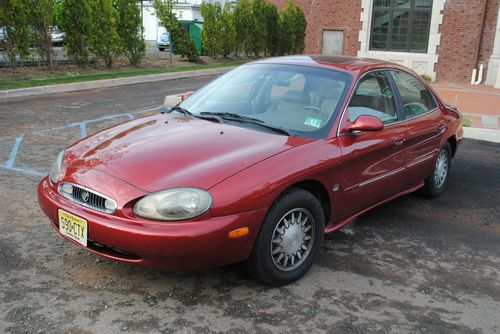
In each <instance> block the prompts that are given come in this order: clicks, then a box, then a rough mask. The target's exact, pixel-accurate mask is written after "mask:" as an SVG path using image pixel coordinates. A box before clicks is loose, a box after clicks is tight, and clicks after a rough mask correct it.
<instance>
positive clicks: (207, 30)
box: [201, 2, 223, 58]
mask: <svg viewBox="0 0 500 334" xmlns="http://www.w3.org/2000/svg"><path fill="white" fill-rule="evenodd" d="M221 15H222V8H221V6H220V3H218V2H216V3H209V2H203V3H202V4H201V16H203V30H202V31H201V40H202V42H203V48H204V49H205V51H206V52H207V54H208V55H210V56H211V57H213V58H215V57H217V55H218V54H220V53H222V42H223V40H222V22H221Z"/></svg>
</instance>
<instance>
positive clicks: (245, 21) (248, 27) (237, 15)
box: [234, 0, 254, 55]
mask: <svg viewBox="0 0 500 334" xmlns="http://www.w3.org/2000/svg"><path fill="white" fill-rule="evenodd" d="M253 23H254V20H253V14H252V3H251V1H250V0H240V1H238V4H237V5H236V8H235V9H234V28H235V30H236V45H235V46H236V55H238V52H239V51H240V50H242V49H243V50H244V51H245V53H246V54H247V55H248V54H249V53H250V51H251V50H252V48H251V44H250V42H249V40H250V39H251V34H252V28H253V27H252V26H253Z"/></svg>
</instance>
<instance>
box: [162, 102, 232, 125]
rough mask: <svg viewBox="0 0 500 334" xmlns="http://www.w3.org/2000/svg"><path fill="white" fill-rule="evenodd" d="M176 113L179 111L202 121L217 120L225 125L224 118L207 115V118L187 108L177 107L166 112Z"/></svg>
mask: <svg viewBox="0 0 500 334" xmlns="http://www.w3.org/2000/svg"><path fill="white" fill-rule="evenodd" d="M174 111H177V112H179V113H181V114H183V115H185V116H190V117H196V118H201V119H215V120H216V121H217V122H219V123H224V121H223V120H222V118H221V117H220V116H218V115H207V116H203V115H195V114H193V113H192V112H190V111H189V110H187V109H186V108H182V107H179V106H175V107H172V108H170V109H169V110H168V111H166V113H171V112H174Z"/></svg>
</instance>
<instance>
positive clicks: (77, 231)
mask: <svg viewBox="0 0 500 334" xmlns="http://www.w3.org/2000/svg"><path fill="white" fill-rule="evenodd" d="M59 232H61V234H62V235H64V236H66V237H68V238H70V239H73V240H75V241H76V242H78V243H80V244H82V245H83V246H85V247H86V246H87V221H86V220H85V219H83V218H80V217H77V216H75V215H72V214H71V213H69V212H66V211H64V210H61V209H59Z"/></svg>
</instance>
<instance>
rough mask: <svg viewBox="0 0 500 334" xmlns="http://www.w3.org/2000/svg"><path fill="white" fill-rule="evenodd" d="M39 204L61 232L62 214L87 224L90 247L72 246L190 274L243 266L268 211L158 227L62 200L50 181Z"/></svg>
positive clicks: (40, 191)
mask: <svg viewBox="0 0 500 334" xmlns="http://www.w3.org/2000/svg"><path fill="white" fill-rule="evenodd" d="M38 202H39V204H40V207H41V208H42V210H43V211H44V213H45V214H46V215H47V216H48V217H49V218H50V221H51V223H52V226H53V227H54V229H56V231H58V232H59V219H58V209H59V208H60V209H63V210H65V211H67V212H70V213H72V214H74V215H76V216H79V217H81V218H84V219H86V220H87V221H88V240H89V241H88V245H87V247H84V246H82V245H80V244H78V243H76V242H75V241H73V240H71V239H68V238H66V237H64V236H62V235H61V234H60V235H61V236H62V237H63V238H64V239H66V240H68V241H70V242H72V243H73V244H75V245H77V246H79V247H82V248H85V249H87V250H89V251H91V252H93V253H96V254H98V255H101V256H104V257H107V258H111V259H115V260H120V261H125V262H131V263H138V264H143V265H147V266H152V267H157V268H167V269H192V268H206V267H214V266H220V265H225V264H230V263H235V262H239V261H242V260H244V259H246V258H248V256H249V255H250V252H251V250H252V248H253V244H254V242H255V238H256V237H257V234H258V232H259V229H260V224H261V222H262V220H263V219H264V216H265V214H266V211H267V209H259V210H256V211H250V212H245V213H241V214H235V215H229V216H222V217H210V216H209V214H205V215H203V216H202V217H199V218H201V219H195V220H191V221H186V222H154V221H144V220H134V219H130V218H128V217H125V216H120V215H117V214H116V213H115V214H113V215H110V214H106V213H101V212H98V211H95V210H92V209H88V208H86V207H83V206H81V205H79V204H77V203H75V202H73V201H71V200H69V199H67V198H65V197H63V196H61V195H60V194H59V193H58V192H57V191H56V190H55V188H54V187H53V186H52V185H51V184H50V182H49V180H48V177H45V178H44V179H43V180H42V181H40V183H39V185H38ZM244 226H247V227H249V229H250V233H249V234H247V235H246V236H244V237H242V238H237V239H230V238H229V237H228V232H230V231H232V230H234V229H237V228H240V227H244Z"/></svg>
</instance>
